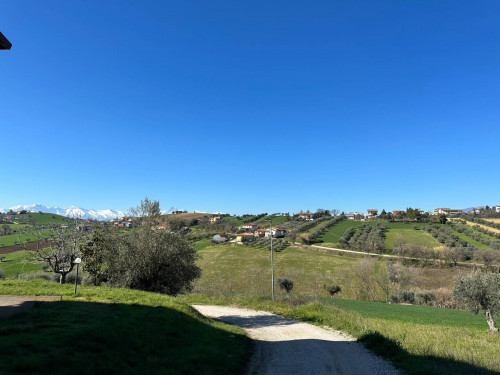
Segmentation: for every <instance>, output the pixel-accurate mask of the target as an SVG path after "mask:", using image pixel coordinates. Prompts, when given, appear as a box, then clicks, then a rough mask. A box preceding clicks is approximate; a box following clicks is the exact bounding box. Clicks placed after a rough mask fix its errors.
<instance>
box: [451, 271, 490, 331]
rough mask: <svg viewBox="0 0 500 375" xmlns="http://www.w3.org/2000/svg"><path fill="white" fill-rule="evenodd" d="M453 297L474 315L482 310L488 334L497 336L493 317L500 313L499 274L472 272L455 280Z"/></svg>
mask: <svg viewBox="0 0 500 375" xmlns="http://www.w3.org/2000/svg"><path fill="white" fill-rule="evenodd" d="M453 296H454V297H455V298H456V299H457V300H458V301H459V302H462V303H463V304H464V305H465V306H466V307H467V308H468V309H469V310H471V311H472V312H473V313H474V314H477V313H478V312H479V310H484V315H485V317H486V322H487V323H488V327H489V333H494V334H498V328H496V327H495V320H494V315H495V314H496V313H498V312H500V273H490V272H482V271H480V270H475V271H472V272H470V273H468V274H461V275H458V276H457V277H456V278H455V283H454V285H453Z"/></svg>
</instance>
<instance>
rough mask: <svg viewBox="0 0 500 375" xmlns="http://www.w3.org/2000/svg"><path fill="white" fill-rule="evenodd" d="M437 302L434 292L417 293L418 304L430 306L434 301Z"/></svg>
mask: <svg viewBox="0 0 500 375" xmlns="http://www.w3.org/2000/svg"><path fill="white" fill-rule="evenodd" d="M435 300H436V295H435V294H434V292H431V291H429V290H424V291H423V292H420V293H417V302H418V303H420V304H425V305H429V304H430V303H431V302H432V301H435Z"/></svg>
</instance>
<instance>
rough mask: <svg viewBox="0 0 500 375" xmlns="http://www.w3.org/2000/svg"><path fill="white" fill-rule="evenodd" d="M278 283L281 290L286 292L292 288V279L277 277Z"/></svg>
mask: <svg viewBox="0 0 500 375" xmlns="http://www.w3.org/2000/svg"><path fill="white" fill-rule="evenodd" d="M278 285H279V287H280V289H281V290H285V291H286V292H287V293H290V292H291V291H292V289H293V281H292V280H290V279H287V278H286V277H280V278H278Z"/></svg>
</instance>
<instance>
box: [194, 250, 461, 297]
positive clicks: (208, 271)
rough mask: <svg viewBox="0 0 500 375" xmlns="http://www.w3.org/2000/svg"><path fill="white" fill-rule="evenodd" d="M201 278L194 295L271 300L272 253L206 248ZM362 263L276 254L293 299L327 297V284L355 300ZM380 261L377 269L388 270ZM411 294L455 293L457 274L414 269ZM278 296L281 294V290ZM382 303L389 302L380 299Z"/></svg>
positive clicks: (318, 254) (306, 253) (303, 253)
mask: <svg viewBox="0 0 500 375" xmlns="http://www.w3.org/2000/svg"><path fill="white" fill-rule="evenodd" d="M198 253H199V254H200V255H201V259H199V260H198V264H199V266H200V267H201V269H202V276H201V278H200V279H199V280H197V281H196V283H195V291H197V292H200V293H209V294H216V295H218V294H223V295H226V294H229V295H234V294H254V295H268V294H269V291H270V288H271V285H270V284H271V282H270V280H271V261H270V252H269V251H268V250H266V249H262V248H253V247H249V246H238V245H233V244H226V245H217V246H207V247H204V248H202V249H201V250H200V251H199V252H198ZM359 261H360V259H358V258H350V257H348V256H338V255H333V254H329V253H325V252H322V251H316V250H311V249H306V248H298V247H288V248H286V249H285V250H283V251H282V252H280V253H274V266H275V278H276V279H277V278H278V277H287V278H290V279H292V280H293V281H294V289H293V290H294V293H296V294H300V295H303V296H308V297H314V296H328V293H327V292H326V291H325V290H324V289H323V285H324V284H329V283H337V284H339V285H341V286H342V292H341V296H342V298H351V299H356V298H357V295H358V291H359V288H360V284H359V280H358V279H357V277H356V276H355V274H354V272H353V270H354V268H355V267H356V264H357V263H358V262H359ZM384 262H385V261H384V260H380V261H379V262H378V263H377V264H380V265H381V264H383V263H384ZM410 270H411V273H412V283H413V284H412V289H416V290H427V289H433V290H435V289H439V288H445V289H446V288H450V286H451V282H452V280H453V276H454V275H455V274H456V273H457V272H459V270H458V269H451V268H446V269H438V268H430V267H429V268H425V269H423V268H418V267H411V268H410ZM277 292H278V293H281V292H280V291H279V290H277ZM379 297H380V300H382V299H383V298H384V296H383V294H380V296H379Z"/></svg>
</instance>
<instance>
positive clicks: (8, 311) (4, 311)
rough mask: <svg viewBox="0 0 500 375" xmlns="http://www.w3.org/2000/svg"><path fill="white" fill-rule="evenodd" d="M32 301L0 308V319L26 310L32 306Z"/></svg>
mask: <svg viewBox="0 0 500 375" xmlns="http://www.w3.org/2000/svg"><path fill="white" fill-rule="evenodd" d="M33 304H34V301H25V302H22V303H19V304H16V305H10V306H0V318H5V317H7V316H9V315H12V314H17V313H20V312H23V311H26V310H28V309H29V308H30V307H31V306H33Z"/></svg>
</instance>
